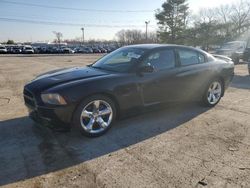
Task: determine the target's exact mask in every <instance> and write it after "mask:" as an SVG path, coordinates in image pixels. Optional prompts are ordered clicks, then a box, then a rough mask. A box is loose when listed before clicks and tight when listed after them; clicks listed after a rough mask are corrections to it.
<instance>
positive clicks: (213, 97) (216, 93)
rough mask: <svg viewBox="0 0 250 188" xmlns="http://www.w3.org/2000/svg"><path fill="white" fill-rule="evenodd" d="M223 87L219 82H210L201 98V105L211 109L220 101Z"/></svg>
mask: <svg viewBox="0 0 250 188" xmlns="http://www.w3.org/2000/svg"><path fill="white" fill-rule="evenodd" d="M223 92H224V87H223V85H222V82H221V81H220V80H214V81H212V82H210V84H209V85H208V87H207V88H206V91H205V93H204V96H203V103H204V104H205V105H206V106H209V107H213V106H215V105H216V104H218V102H219V101H220V100H221V97H222V94H223Z"/></svg>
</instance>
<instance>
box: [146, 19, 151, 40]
mask: <svg viewBox="0 0 250 188" xmlns="http://www.w3.org/2000/svg"><path fill="white" fill-rule="evenodd" d="M149 23H150V21H145V24H146V41H148V24H149Z"/></svg>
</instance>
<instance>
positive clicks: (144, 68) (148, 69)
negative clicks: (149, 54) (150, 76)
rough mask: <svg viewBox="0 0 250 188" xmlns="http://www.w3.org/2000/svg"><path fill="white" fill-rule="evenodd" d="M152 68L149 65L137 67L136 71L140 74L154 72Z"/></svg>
mask: <svg viewBox="0 0 250 188" xmlns="http://www.w3.org/2000/svg"><path fill="white" fill-rule="evenodd" d="M154 70H155V69H154V67H153V66H152V65H150V64H148V65H144V66H141V67H139V69H138V71H139V72H141V73H151V72H154Z"/></svg>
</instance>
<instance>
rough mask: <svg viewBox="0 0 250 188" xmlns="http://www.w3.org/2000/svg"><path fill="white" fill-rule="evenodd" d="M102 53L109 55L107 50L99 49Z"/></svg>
mask: <svg viewBox="0 0 250 188" xmlns="http://www.w3.org/2000/svg"><path fill="white" fill-rule="evenodd" d="M99 49H100V51H101V53H108V50H106V49H105V48H99Z"/></svg>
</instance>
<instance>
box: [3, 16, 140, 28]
mask: <svg viewBox="0 0 250 188" xmlns="http://www.w3.org/2000/svg"><path fill="white" fill-rule="evenodd" d="M0 21H5V22H21V23H30V24H42V25H60V26H76V27H102V28H138V27H144V25H106V24H81V23H65V22H54V21H39V20H28V19H19V18H7V17H0Z"/></svg>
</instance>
